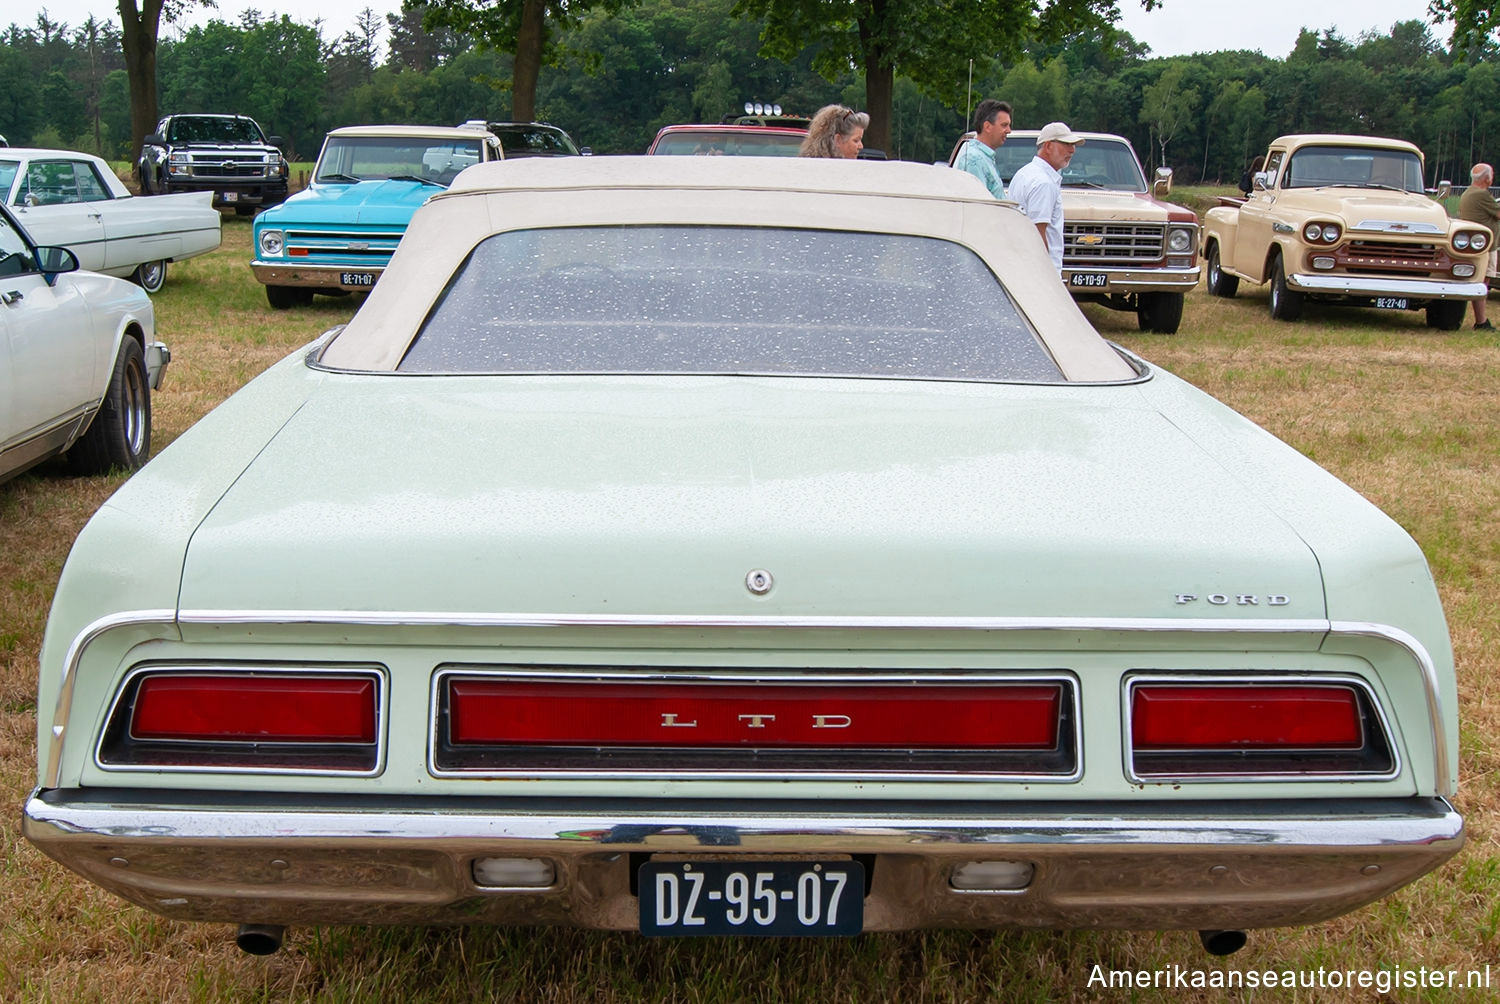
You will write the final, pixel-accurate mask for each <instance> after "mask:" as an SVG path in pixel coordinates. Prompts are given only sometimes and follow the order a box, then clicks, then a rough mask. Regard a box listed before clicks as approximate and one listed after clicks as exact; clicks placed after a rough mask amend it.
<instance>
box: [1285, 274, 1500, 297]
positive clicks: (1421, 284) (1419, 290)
mask: <svg viewBox="0 0 1500 1004" xmlns="http://www.w3.org/2000/svg"><path fill="white" fill-rule="evenodd" d="M1286 282H1287V285H1288V286H1290V287H1292V288H1293V289H1298V290H1302V291H1303V292H1305V293H1316V294H1322V295H1325V296H1365V297H1369V296H1401V297H1407V298H1409V299H1412V300H1472V299H1475V298H1477V297H1481V296H1484V295H1485V293H1486V292H1487V291H1488V290H1487V288H1486V286H1485V284H1484V283H1482V282H1445V281H1437V282H1434V281H1432V280H1430V279H1377V278H1373V277H1370V276H1363V275H1320V274H1314V275H1307V274H1303V273H1298V274H1295V275H1289V276H1287V277H1286Z"/></svg>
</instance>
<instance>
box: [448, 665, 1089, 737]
mask: <svg viewBox="0 0 1500 1004" xmlns="http://www.w3.org/2000/svg"><path fill="white" fill-rule="evenodd" d="M1062 704H1063V692H1062V687H1061V686H1060V685H1057V684H1050V683H1043V684H1015V685H990V686H984V685H979V686H888V685H866V684H859V685H856V684H850V685H833V684H818V685H808V686H797V685H792V684H779V683H760V684H754V685H745V684H711V683H690V684H689V683H683V684H679V683H594V682H586V681H579V682H550V681H527V680H496V679H455V680H450V681H449V685H448V714H449V733H448V734H449V742H451V743H452V744H453V745H454V746H467V745H485V746H590V747H599V746H622V747H648V746H649V747H696V748H700V749H714V748H720V749H722V748H735V747H756V748H761V749H777V748H780V749H799V748H800V749H818V748H835V747H836V748H843V749H869V750H874V749H880V750H891V749H911V750H933V749H943V750H957V749H974V750H996V749H1000V750H1004V749H1012V750H1051V749H1055V748H1057V746H1058V744H1059V728H1060V721H1061V716H1062Z"/></svg>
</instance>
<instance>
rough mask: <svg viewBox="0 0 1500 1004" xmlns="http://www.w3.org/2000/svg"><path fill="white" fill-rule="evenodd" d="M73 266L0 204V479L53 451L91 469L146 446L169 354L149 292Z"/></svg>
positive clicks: (135, 462)
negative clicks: (28, 233)
mask: <svg viewBox="0 0 1500 1004" xmlns="http://www.w3.org/2000/svg"><path fill="white" fill-rule="evenodd" d="M77 269H78V260H77V257H76V256H75V255H74V254H73V253H72V252H71V251H69V250H67V249H66V248H59V247H41V248H38V247H37V246H36V245H35V244H34V243H32V241H31V240H30V239H29V238H28V237H27V236H26V232H25V231H24V230H23V229H21V228H20V227H18V226H17V225H16V224H15V221H14V219H13V218H12V217H11V215H10V214H9V213H8V212H7V211H5V210H4V209H0V481H4V480H6V479H8V478H11V477H14V476H15V475H17V474H19V473H21V472H22V471H24V470H26V469H27V468H28V467H31V466H33V465H35V464H38V463H40V462H41V461H43V460H45V459H47V458H48V457H51V456H55V455H56V454H59V453H67V455H68V459H69V460H70V461H71V462H72V464H73V467H74V469H76V470H78V471H80V472H82V473H99V472H103V471H106V470H108V469H110V468H111V467H124V468H127V469H131V470H134V469H135V468H137V467H140V466H141V464H143V463H145V462H146V457H147V455H148V454H149V453H150V452H151V390H152V389H153V388H157V387H160V386H161V382H162V379H163V377H164V376H165V375H166V368H167V361H168V360H169V359H170V358H171V355H170V353H168V351H167V347H166V346H165V345H163V344H162V343H161V342H159V341H157V340H156V320H155V314H154V312H153V311H152V309H151V300H150V299H149V298H148V297H147V296H146V294H145V293H143V292H142V291H141V290H139V289H137V288H136V287H134V286H132V285H130V284H129V283H127V282H124V281H122V280H120V279H114V278H111V277H109V276H107V275H96V274H94V273H92V272H80V271H77Z"/></svg>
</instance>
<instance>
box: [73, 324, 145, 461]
mask: <svg viewBox="0 0 1500 1004" xmlns="http://www.w3.org/2000/svg"><path fill="white" fill-rule="evenodd" d="M150 454H151V384H150V380H149V378H148V377H147V375H146V356H145V353H144V352H142V351H141V345H140V343H139V342H137V341H136V340H135V339H134V338H130V337H126V338H125V339H124V340H123V341H122V342H121V343H120V354H119V355H118V356H116V357H115V370H114V373H113V374H111V376H110V378H109V387H108V388H106V390H105V392H104V403H103V404H101V405H100V406H99V411H98V412H97V413H95V415H94V420H93V421H92V422H91V423H89V427H88V431H87V432H85V433H84V434H83V438H82V439H80V440H78V442H76V443H74V444H73V448H72V449H70V450H69V451H68V463H69V464H70V465H71V466H72V468H73V469H74V470H75V471H77V472H78V473H80V474H103V473H104V472H105V471H108V470H110V469H112V468H115V467H123V468H125V469H126V470H128V471H134V470H137V469H139V468H140V466H141V465H142V464H144V463H145V462H146V458H147V457H148V456H150Z"/></svg>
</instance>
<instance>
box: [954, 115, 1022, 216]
mask: <svg viewBox="0 0 1500 1004" xmlns="http://www.w3.org/2000/svg"><path fill="white" fill-rule="evenodd" d="M1009 135H1010V105H1008V104H1006V103H1005V102H1004V101H996V100H995V99H994V98H985V99H984V100H983V101H981V102H979V107H978V108H975V109H974V138H973V139H971V140H969V141H968V142H966V143H965V144H964V145H963V146H962V147H961V148H960V149H959V151H958V156H957V157H955V158H953V166H954V167H956V168H958V169H959V170H960V171H968V172H969V173H970V174H972V175H973V176H974V177H976V178H978V179H979V180H980V181H982V182H984V187H985V188H988V189H989V190H990V194H991V195H993V196H994V197H995V198H997V199H1003V198H1005V180H1004V179H1003V178H1001V177H1000V171H999V169H998V168H996V167H995V151H996V150H998V149H1000V147H1001V146H1003V145H1004V144H1005V137H1007V136H1009Z"/></svg>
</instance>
